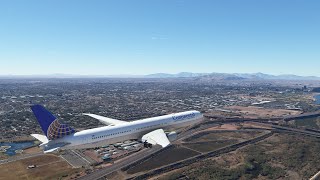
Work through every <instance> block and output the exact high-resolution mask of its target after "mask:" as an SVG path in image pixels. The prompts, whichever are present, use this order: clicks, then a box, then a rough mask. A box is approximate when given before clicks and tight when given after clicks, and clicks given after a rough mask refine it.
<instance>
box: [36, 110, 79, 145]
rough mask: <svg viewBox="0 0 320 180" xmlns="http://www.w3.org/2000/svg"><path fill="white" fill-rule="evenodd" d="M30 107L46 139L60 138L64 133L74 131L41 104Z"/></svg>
mask: <svg viewBox="0 0 320 180" xmlns="http://www.w3.org/2000/svg"><path fill="white" fill-rule="evenodd" d="M31 109H32V111H33V114H34V115H35V117H36V118H37V120H38V122H39V124H40V126H41V129H42V131H43V133H44V134H45V135H46V136H47V139H48V140H54V139H58V138H62V137H64V136H66V135H70V134H72V133H75V130H74V129H73V128H71V127H69V126H68V125H66V124H62V123H60V122H59V120H58V119H57V118H56V117H55V116H54V115H52V114H51V113H50V112H49V111H48V110H46V109H45V108H44V107H43V106H41V105H33V106H31ZM33 137H34V136H33Z"/></svg>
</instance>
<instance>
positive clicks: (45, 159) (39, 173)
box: [0, 155, 77, 180]
mask: <svg viewBox="0 0 320 180" xmlns="http://www.w3.org/2000/svg"><path fill="white" fill-rule="evenodd" d="M29 165H36V166H37V167H36V168H33V169H27V167H28V166H29ZM75 171H77V169H72V168H71V166H70V165H69V164H68V163H67V162H66V161H64V160H63V159H61V158H60V157H58V156H55V155H42V156H37V157H33V158H27V159H23V160H19V161H15V162H11V163H7V164H3V165H0V175H1V176H0V180H8V179H58V178H59V177H65V178H67V176H68V175H70V174H72V173H74V172H75Z"/></svg>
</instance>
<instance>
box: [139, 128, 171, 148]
mask: <svg viewBox="0 0 320 180" xmlns="http://www.w3.org/2000/svg"><path fill="white" fill-rule="evenodd" d="M141 140H142V142H146V141H147V142H148V143H150V144H152V145H156V144H159V145H161V146H162V147H163V148H164V147H166V146H168V145H169V144H170V141H169V139H168V138H167V135H166V133H164V131H163V129H157V130H154V131H151V132H149V133H148V134H145V135H144V136H142V138H141Z"/></svg>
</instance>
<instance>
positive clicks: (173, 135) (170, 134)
mask: <svg viewBox="0 0 320 180" xmlns="http://www.w3.org/2000/svg"><path fill="white" fill-rule="evenodd" d="M166 135H167V137H168V139H169V141H170V142H171V141H174V140H176V139H177V138H178V134H177V132H175V131H171V132H166Z"/></svg>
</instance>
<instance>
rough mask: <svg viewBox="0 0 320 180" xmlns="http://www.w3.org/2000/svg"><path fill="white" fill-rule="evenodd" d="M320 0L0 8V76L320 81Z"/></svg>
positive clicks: (6, 4) (57, 1) (54, 3)
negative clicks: (229, 75) (256, 75)
mask: <svg viewBox="0 0 320 180" xmlns="http://www.w3.org/2000/svg"><path fill="white" fill-rule="evenodd" d="M319 9H320V1H319V0H208V1H205V0H193V1H191V0H167V1H165V0H145V1H140V0H127V1H123V0H114V1H113V0H99V1H98V0H87V1H82V0H50V1H47V0H38V1H34V0H1V1H0V74H2V75H4V74H52V73H65V74H91V75H113V74H149V73H156V72H167V73H177V72H181V71H191V72H237V73H242V72H248V73H252V72H264V73H271V74H289V73H293V74H298V75H316V76H320V10H319Z"/></svg>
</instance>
